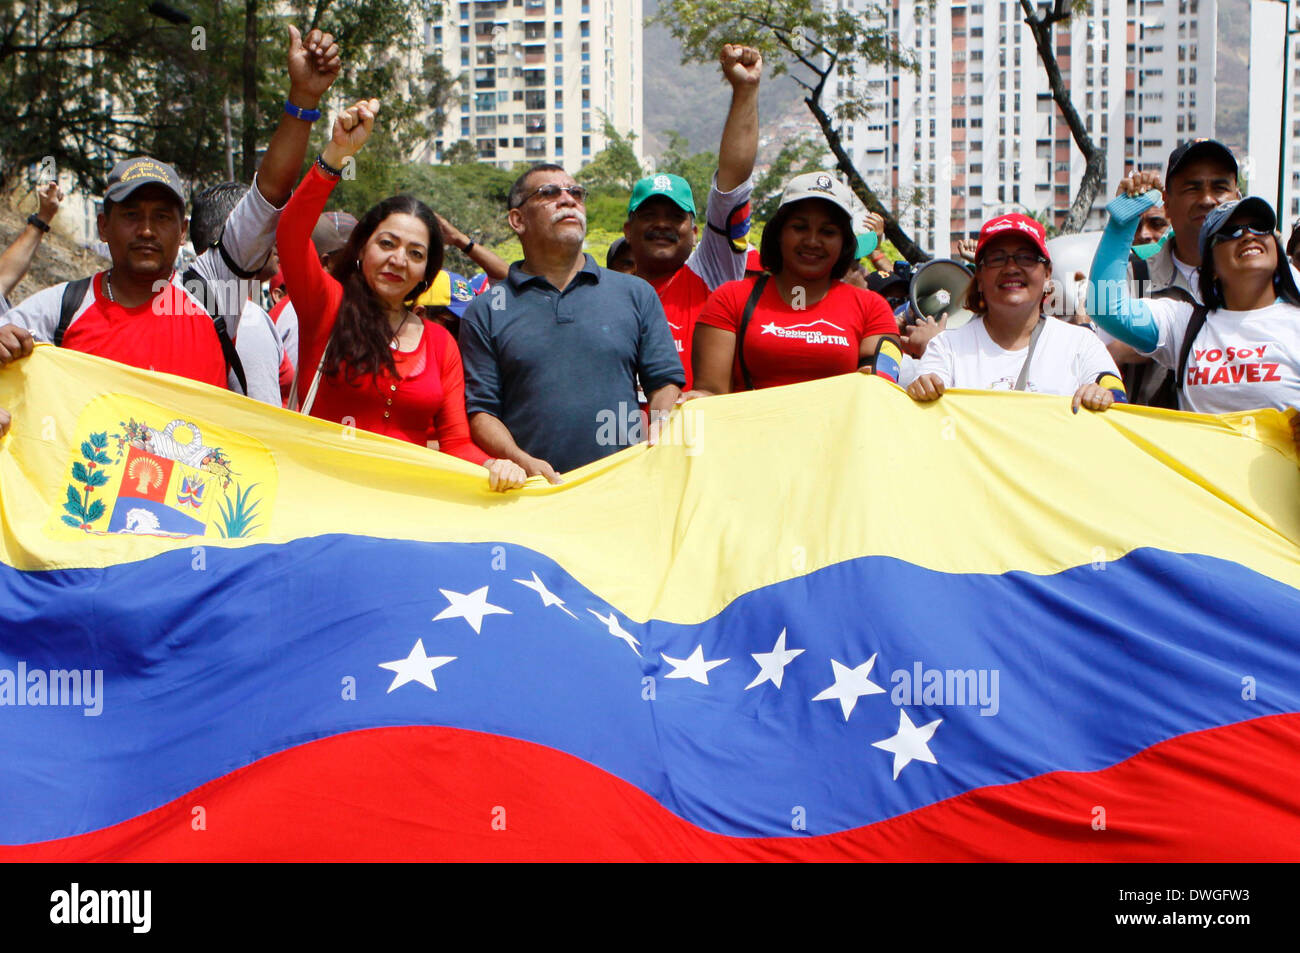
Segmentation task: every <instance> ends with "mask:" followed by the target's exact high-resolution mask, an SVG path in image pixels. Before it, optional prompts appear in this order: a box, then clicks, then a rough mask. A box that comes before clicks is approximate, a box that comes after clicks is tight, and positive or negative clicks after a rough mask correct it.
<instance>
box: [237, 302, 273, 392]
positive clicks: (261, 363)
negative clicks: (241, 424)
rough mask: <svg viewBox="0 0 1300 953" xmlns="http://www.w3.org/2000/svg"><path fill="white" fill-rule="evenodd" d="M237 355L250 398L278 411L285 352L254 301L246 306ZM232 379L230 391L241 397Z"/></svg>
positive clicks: (267, 318) (267, 319) (271, 326)
mask: <svg viewBox="0 0 1300 953" xmlns="http://www.w3.org/2000/svg"><path fill="white" fill-rule="evenodd" d="M235 351H236V352H237V353H238V354H239V363H241V364H242V365H244V378H245V379H246V380H247V381H248V396H249V397H251V398H253V400H260V401H261V402H262V403H264V404H270V405H271V406H272V407H279V406H280V355H281V354H282V353H283V350H282V348H281V345H280V339H279V337H277V336H276V333H275V325H274V324H272V323H271V317H270V315H268V314H267V313H266V312H265V311H263V310H262V309H261V308H260V307H258V306H257V305H255V304H253V302H251V301H249V302H247V303H245V305H244V317H243V320H242V321H240V322H239V337H238V338H236V339H235ZM229 377H230V389H231V390H232V391H234V392H235V393H239V389H238V380H237V378H236V377H235V375H234V372H233V371H232V372H231V373H230V375H229Z"/></svg>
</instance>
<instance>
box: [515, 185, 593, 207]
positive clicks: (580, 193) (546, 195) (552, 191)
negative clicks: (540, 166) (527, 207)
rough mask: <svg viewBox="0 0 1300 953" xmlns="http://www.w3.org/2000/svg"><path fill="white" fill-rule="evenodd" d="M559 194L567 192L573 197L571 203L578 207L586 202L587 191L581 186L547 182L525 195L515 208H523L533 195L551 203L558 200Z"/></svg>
mask: <svg viewBox="0 0 1300 953" xmlns="http://www.w3.org/2000/svg"><path fill="white" fill-rule="evenodd" d="M561 192H568V193H569V194H570V195H571V196H573V201H575V202H577V203H578V204H579V205H582V204H584V203H585V202H586V201H587V190H586V189H585V188H583V187H582V186H581V185H556V184H555V183H554V182H548V183H546V184H545V185H540V186H538V187H537V188H535V189H533V190H532V191H531V192H529V193H528V194H527V195H525V196H524V198H523V201H522V202H520V203H519V205H518V206H516V208H519V207H520V206H523V205H524V204H525V203H526V202H527V201H528V200H529V199H531V198H532V197H533V196H534V195H540V196H541V197H542V198H543V199H545V200H546V201H548V202H551V201H554V200H555V199H558V198H559V197H560V193H561Z"/></svg>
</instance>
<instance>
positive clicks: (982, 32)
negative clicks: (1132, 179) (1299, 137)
mask: <svg viewBox="0 0 1300 953" xmlns="http://www.w3.org/2000/svg"><path fill="white" fill-rule="evenodd" d="M831 2H836V3H837V5H840V6H843V7H854V6H859V8H863V9H865V5H864V4H862V3H861V0H831ZM1215 7H1216V2H1215V0H1094V2H1093V5H1092V12H1091V13H1090V14H1087V15H1083V16H1079V17H1077V18H1075V19H1074V20H1073V21H1072V22H1071V23H1070V24H1060V25H1058V27H1057V30H1056V37H1055V44H1056V57H1057V61H1058V63H1059V65H1060V68H1061V74H1062V78H1063V80H1064V83H1065V85H1066V88H1067V89H1068V90H1069V91H1070V94H1071V98H1072V100H1073V102H1074V106H1075V108H1076V109H1077V110H1078V112H1079V114H1080V116H1081V117H1082V119H1083V120H1084V123H1085V126H1086V127H1087V129H1088V131H1089V132H1090V134H1091V135H1092V138H1093V141H1094V142H1095V143H1096V144H1097V145H1098V146H1099V147H1100V148H1101V149H1102V151H1103V152H1104V153H1105V156H1106V166H1105V181H1104V185H1103V188H1102V191H1101V193H1100V194H1099V196H1098V199H1097V202H1096V203H1095V205H1094V210H1093V213H1092V217H1093V221H1094V224H1096V225H1098V226H1099V225H1100V222H1101V215H1102V209H1103V208H1104V206H1105V204H1106V202H1107V201H1108V200H1109V199H1110V197H1111V195H1112V194H1113V192H1114V189H1115V185H1116V183H1117V182H1118V181H1119V180H1120V178H1122V177H1123V174H1124V172H1125V171H1126V170H1128V169H1130V168H1133V167H1134V166H1137V167H1141V168H1161V169H1162V168H1163V167H1164V164H1165V161H1166V159H1167V158H1168V155H1169V152H1170V151H1171V150H1172V149H1173V148H1174V146H1175V145H1176V144H1177V143H1178V142H1180V141H1182V140H1185V139H1188V138H1193V137H1198V136H1211V135H1213V133H1214V106H1215V101H1214V68H1215ZM887 16H888V18H889V20H888V26H889V28H890V29H891V30H892V31H895V32H896V33H897V36H898V38H899V41H900V43H901V45H902V46H903V47H904V48H905V49H908V50H910V51H912V52H913V54H914V55H915V57H916V60H917V62H918V65H919V70H918V71H917V72H912V71H911V70H907V69H886V68H884V67H880V66H868V67H866V68H865V69H859V70H858V71H857V73H856V75H855V76H853V77H845V76H841V77H836V78H833V79H832V80H831V81H830V82H829V83H828V84H827V88H828V92H829V95H828V97H827V99H828V100H829V101H830V102H829V105H830V106H833V105H834V102H835V100H836V99H837V98H838V97H840V96H848V95H855V94H858V93H865V94H866V96H867V98H868V100H869V101H870V102H871V103H872V104H873V107H874V108H873V110H872V112H870V113H869V114H868V116H867V117H866V118H865V119H859V120H856V121H853V122H845V123H844V124H843V127H842V135H843V138H844V141H845V144H846V146H847V147H848V149H849V152H850V154H851V155H852V156H853V157H854V161H855V164H856V165H857V167H858V170H859V171H860V172H862V173H863V175H864V177H865V178H866V180H867V182H868V183H869V184H870V185H871V186H872V187H873V188H874V189H876V190H878V193H879V194H881V195H882V198H884V199H885V201H886V202H887V204H888V203H889V202H891V200H892V201H893V202H894V203H895V204H896V207H897V209H898V215H899V218H900V221H901V223H902V225H903V227H904V229H905V230H907V231H908V232H909V233H910V234H911V235H912V237H913V238H914V239H915V240H916V241H917V242H918V243H919V244H920V245H922V247H925V248H927V249H931V250H933V251H934V252H935V253H936V254H940V255H947V254H950V252H951V246H952V243H953V242H955V241H957V240H958V239H960V238H963V237H967V236H974V235H976V234H977V233H978V231H979V228H980V225H981V223H983V222H984V221H986V220H987V219H988V218H990V217H992V216H994V215H998V214H1001V213H1003V212H1007V211H1028V212H1030V213H1033V214H1039V213H1046V215H1047V218H1048V221H1050V222H1055V223H1056V224H1058V225H1059V224H1061V222H1063V221H1064V218H1065V214H1066V212H1067V211H1068V210H1069V207H1070V203H1071V202H1072V201H1073V198H1074V195H1075V192H1076V191H1077V189H1078V185H1079V182H1080V181H1081V180H1082V177H1083V171H1084V158H1083V154H1082V153H1081V152H1080V151H1079V149H1078V147H1077V146H1076V145H1075V144H1074V140H1073V139H1072V137H1071V135H1070V130H1069V127H1068V126H1067V124H1066V122H1065V120H1064V118H1063V117H1062V116H1061V114H1060V111H1059V110H1058V109H1057V107H1056V104H1055V102H1054V101H1053V99H1052V94H1051V88H1050V86H1049V83H1048V78H1047V71H1046V69H1045V68H1044V67H1043V65H1042V63H1041V62H1040V60H1039V58H1038V51H1037V47H1036V46H1035V43H1034V38H1033V34H1032V33H1031V31H1030V30H1029V27H1028V26H1026V25H1025V23H1024V19H1023V17H1024V13H1023V10H1022V9H1021V6H1020V4H1019V2H1017V0H935V3H934V5H933V6H930V5H929V4H928V3H926V2H924V0H921V2H916V0H892V3H890V4H889V5H887Z"/></svg>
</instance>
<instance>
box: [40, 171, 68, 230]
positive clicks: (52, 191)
mask: <svg viewBox="0 0 1300 953" xmlns="http://www.w3.org/2000/svg"><path fill="white" fill-rule="evenodd" d="M36 197H37V198H38V199H39V200H40V203H41V204H40V209H39V211H37V213H36V214H37V216H38V217H39V218H40V220H41V221H42V222H44V223H45V224H46V225H48V224H50V219H52V218H54V216H55V215H56V214H57V213H58V211H59V203H60V202H62V201H63V189H61V188H59V183H58V182H55V181H54V180H53V179H51V180H50V181H49V182H46V183H45V184H44V185H42V186H41V187H40V188H38V189H37V190H36Z"/></svg>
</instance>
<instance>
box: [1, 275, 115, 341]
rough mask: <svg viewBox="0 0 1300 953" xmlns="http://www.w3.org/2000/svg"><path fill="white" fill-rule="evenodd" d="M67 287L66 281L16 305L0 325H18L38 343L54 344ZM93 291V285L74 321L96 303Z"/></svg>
mask: <svg viewBox="0 0 1300 953" xmlns="http://www.w3.org/2000/svg"><path fill="white" fill-rule="evenodd" d="M67 286H68V283H67V282H66V281H65V282H64V283H63V284H58V285H54V286H53V287H51V288H45V289H44V290H42V291H38V292H36V294H34V295H32V296H31V297H29V298H27V299H26V300H24V301H23V303H22V304H19V305H15V306H14V307H12V308H10V309H9V310H8V311H7V312H5V316H4V320H3V322H0V323H4V324H16V325H18V326H19V327H20V328H26V329H27V330H28V331H30V332H31V333H32V337H34V338H35V339H36V340H37V341H41V342H43V343H45V344H53V343H54V332H55V331H56V330H58V327H59V312H60V311H61V310H62V309H63V289H64V288H66V287H67ZM92 289H93V285H92V286H91V287H90V288H87V289H86V296H85V297H84V298H83V299H82V301H81V303H80V304H79V305H77V311H76V313H75V314H74V315H73V318H72V320H74V321H75V320H77V318H79V317H81V313H82V312H83V311H85V310H86V309H87V308H89V307H90V305H91V302H92V301H94V293H93V290H92Z"/></svg>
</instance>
